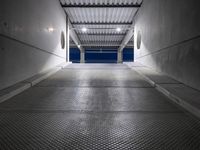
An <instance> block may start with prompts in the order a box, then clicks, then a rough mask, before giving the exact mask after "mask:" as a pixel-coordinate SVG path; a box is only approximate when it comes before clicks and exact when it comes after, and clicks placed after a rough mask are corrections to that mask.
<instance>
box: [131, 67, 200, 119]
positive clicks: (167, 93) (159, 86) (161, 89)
mask: <svg viewBox="0 0 200 150" xmlns="http://www.w3.org/2000/svg"><path fill="white" fill-rule="evenodd" d="M127 66H128V67H129V68H131V69H133V70H134V71H136V72H137V73H139V74H140V75H141V76H142V77H143V78H144V79H145V80H146V81H147V82H149V83H150V84H151V85H152V86H153V87H155V89H156V90H157V91H159V92H160V93H162V94H164V95H165V96H167V97H168V98H169V99H170V100H171V101H172V102H174V103H176V104H177V105H179V106H180V107H182V108H184V109H185V110H187V111H188V112H190V113H191V114H193V115H194V116H196V117H198V118H200V110H199V109H198V108H196V107H194V106H193V105H190V104H189V103H188V102H186V100H184V99H183V98H180V97H179V96H177V95H175V94H173V93H171V92H170V91H169V90H167V89H166V88H164V87H163V86H162V84H157V83H155V82H154V81H153V80H151V79H150V78H149V77H147V76H145V75H144V74H143V73H142V72H141V71H139V70H137V69H134V68H133V67H130V66H129V65H127Z"/></svg>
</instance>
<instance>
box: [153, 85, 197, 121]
mask: <svg viewBox="0 0 200 150" xmlns="http://www.w3.org/2000/svg"><path fill="white" fill-rule="evenodd" d="M155 88H156V89H157V90H158V91H159V92H161V93H162V94H164V95H165V96H167V97H168V98H169V99H170V100H172V101H173V102H174V103H176V104H177V105H179V106H180V107H182V108H184V109H185V110H187V111H188V112H190V113H191V114H193V115H194V116H196V117H198V118H200V110H199V109H198V108H196V107H194V106H193V105H190V104H189V103H188V102H186V101H185V100H184V99H182V98H180V97H178V96H177V95H175V94H173V93H171V92H170V91H168V90H167V89H165V88H164V87H162V85H159V84H156V87H155Z"/></svg>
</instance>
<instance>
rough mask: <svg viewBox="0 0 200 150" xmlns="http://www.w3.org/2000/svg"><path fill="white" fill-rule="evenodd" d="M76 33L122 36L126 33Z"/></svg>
mask: <svg viewBox="0 0 200 150" xmlns="http://www.w3.org/2000/svg"><path fill="white" fill-rule="evenodd" d="M78 35H96V36H124V35H126V34H124V33H116V34H113V33H111V34H109V33H99V34H97V33H79V34H78Z"/></svg>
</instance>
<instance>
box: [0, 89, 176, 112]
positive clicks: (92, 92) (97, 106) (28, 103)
mask: <svg viewBox="0 0 200 150" xmlns="http://www.w3.org/2000/svg"><path fill="white" fill-rule="evenodd" d="M1 109H4V110H5V109H18V110H19V109H23V110H38V109H40V110H43V109H45V110H48V109H50V110H51V109H53V110H67V111H68V110H84V111H159V112H166V111H176V112H177V111H179V110H178V109H177V107H175V106H173V105H172V104H171V103H169V102H168V99H167V98H166V97H165V96H163V95H162V94H160V93H159V92H157V91H156V90H155V89H153V88H48V87H45V88H41V87H37V88H32V89H30V90H28V91H26V92H24V93H22V94H20V95H18V96H16V97H14V98H12V99H10V100H9V101H6V102H4V103H2V104H1V105H0V110H1Z"/></svg>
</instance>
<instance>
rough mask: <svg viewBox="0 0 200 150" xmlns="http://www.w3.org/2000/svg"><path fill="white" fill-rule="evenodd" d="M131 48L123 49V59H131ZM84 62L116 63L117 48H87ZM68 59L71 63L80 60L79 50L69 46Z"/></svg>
mask: <svg viewBox="0 0 200 150" xmlns="http://www.w3.org/2000/svg"><path fill="white" fill-rule="evenodd" d="M133 55H134V54H133V49H132V48H125V49H124V50H123V61H133V58H134V57H133ZM85 60H86V63H116V62H117V50H105V49H104V50H91V49H90V50H87V49H86V52H85ZM70 61H72V62H73V63H79V62H80V50H79V49H78V48H70Z"/></svg>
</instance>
